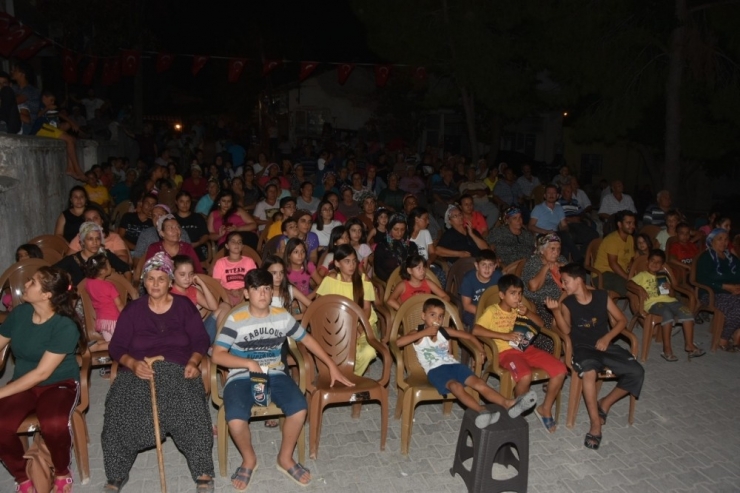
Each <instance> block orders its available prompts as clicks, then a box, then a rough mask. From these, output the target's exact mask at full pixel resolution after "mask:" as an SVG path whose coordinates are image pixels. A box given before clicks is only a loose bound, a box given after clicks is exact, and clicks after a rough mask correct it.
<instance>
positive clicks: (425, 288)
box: [399, 279, 432, 303]
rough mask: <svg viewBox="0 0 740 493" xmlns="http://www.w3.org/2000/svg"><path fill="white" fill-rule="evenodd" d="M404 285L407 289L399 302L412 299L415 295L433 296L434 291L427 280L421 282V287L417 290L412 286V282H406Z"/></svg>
mask: <svg viewBox="0 0 740 493" xmlns="http://www.w3.org/2000/svg"><path fill="white" fill-rule="evenodd" d="M403 284H404V285H405V286H406V289H404V290H403V294H402V295H401V296H399V302H401V303H403V302H404V301H406V300H407V299H409V298H411V297H412V296H414V295H415V294H432V289H431V288H430V287H429V283H428V282H427V280H426V279H424V280H423V281H421V284H420V285H419V287H416V288H415V287H414V286H412V285H411V282H410V281H406V280H404V281H403Z"/></svg>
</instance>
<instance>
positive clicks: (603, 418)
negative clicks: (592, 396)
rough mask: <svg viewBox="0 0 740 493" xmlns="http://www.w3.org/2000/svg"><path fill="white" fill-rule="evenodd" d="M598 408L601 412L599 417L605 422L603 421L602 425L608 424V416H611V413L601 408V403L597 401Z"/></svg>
mask: <svg viewBox="0 0 740 493" xmlns="http://www.w3.org/2000/svg"><path fill="white" fill-rule="evenodd" d="M596 409H597V412H598V413H599V418H601V419H602V420H604V422H603V423H601V426H604V425H605V424H606V418H607V416H609V413H608V412H606V411H604V410H603V409H601V404H599V403H596Z"/></svg>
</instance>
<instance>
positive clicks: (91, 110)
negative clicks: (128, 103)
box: [80, 89, 105, 120]
mask: <svg viewBox="0 0 740 493" xmlns="http://www.w3.org/2000/svg"><path fill="white" fill-rule="evenodd" d="M80 102H81V103H82V106H84V107H85V113H86V116H87V118H88V120H89V119H90V118H95V111H96V110H99V109H101V108H102V107H103V106H105V101H103V100H102V99H100V98H96V97H95V90H93V89H88V91H87V97H86V98H84V99H83V100H82V101H80Z"/></svg>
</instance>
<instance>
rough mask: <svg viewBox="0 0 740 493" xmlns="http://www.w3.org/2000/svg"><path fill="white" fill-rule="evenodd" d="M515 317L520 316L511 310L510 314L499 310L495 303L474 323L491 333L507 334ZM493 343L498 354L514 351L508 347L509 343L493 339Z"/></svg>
mask: <svg viewBox="0 0 740 493" xmlns="http://www.w3.org/2000/svg"><path fill="white" fill-rule="evenodd" d="M517 317H522V316H521V315H518V314H517V313H516V310H511V311H510V312H507V311H504V310H503V309H502V308H501V305H500V304H498V303H496V304H495V305H491V306H489V307H488V308H486V311H484V312H483V314H482V315H481V316H480V318H479V319H478V321H477V322H475V323H476V325H480V326H481V327H484V328H486V329H488V330H491V331H493V332H500V333H502V334H508V333H509V332H511V331H513V330H514V322H516V319H517ZM523 318H526V317H523ZM493 341H494V342H495V343H496V348H497V349H498V352H499V353H502V352H504V351H508V350H509V349H514V348H513V347H512V346H510V345H509V341H504V340H502V339H494V340H493Z"/></svg>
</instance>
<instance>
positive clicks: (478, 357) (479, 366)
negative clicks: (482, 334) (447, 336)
mask: <svg viewBox="0 0 740 493" xmlns="http://www.w3.org/2000/svg"><path fill="white" fill-rule="evenodd" d="M457 342H459V343H460V345H461V346H463V347H464V348H465V349H467V350H468V351H469V352H470V354H471V355H472V356H473V372H474V373H475V374H476V375H480V374H481V372H482V371H483V356H484V355H482V354H480V353H479V352H478V349H477V348H476V347H475V346H474V345H473V343H472V342H470V341H468V340H465V339H458V340H457ZM484 351H485V346H484Z"/></svg>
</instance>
